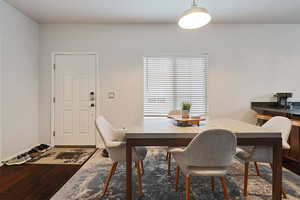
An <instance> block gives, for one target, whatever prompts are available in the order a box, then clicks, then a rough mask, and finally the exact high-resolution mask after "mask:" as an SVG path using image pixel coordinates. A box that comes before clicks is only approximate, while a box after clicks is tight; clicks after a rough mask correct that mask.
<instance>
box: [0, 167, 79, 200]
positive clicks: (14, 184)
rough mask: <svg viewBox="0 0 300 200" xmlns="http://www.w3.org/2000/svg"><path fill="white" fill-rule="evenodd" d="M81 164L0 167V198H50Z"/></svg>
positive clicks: (6, 199)
mask: <svg viewBox="0 0 300 200" xmlns="http://www.w3.org/2000/svg"><path fill="white" fill-rule="evenodd" d="M81 166H82V165H35V164H33V165H29V164H25V165H22V166H3V167H0V199H1V200H23V199H26V200H47V199H50V198H51V197H52V196H53V195H54V194H55V193H56V192H57V191H58V190H59V189H60V188H61V187H62V186H63V185H64V184H65V183H66V182H67V181H68V180H69V179H70V178H71V177H72V176H73V175H74V174H75V173H76V172H77V171H78V170H79V169H80V167H81Z"/></svg>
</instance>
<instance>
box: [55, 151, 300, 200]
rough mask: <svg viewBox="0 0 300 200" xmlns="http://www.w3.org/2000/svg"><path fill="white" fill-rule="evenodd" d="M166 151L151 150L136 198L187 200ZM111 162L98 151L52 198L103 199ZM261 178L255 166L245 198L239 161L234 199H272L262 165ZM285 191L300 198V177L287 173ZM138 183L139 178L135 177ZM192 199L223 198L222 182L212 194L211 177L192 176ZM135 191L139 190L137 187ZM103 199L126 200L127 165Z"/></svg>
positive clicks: (232, 182)
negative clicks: (169, 168)
mask: <svg viewBox="0 0 300 200" xmlns="http://www.w3.org/2000/svg"><path fill="white" fill-rule="evenodd" d="M165 154H166V153H165V150H164V149H150V151H149V152H148V154H147V158H146V160H145V161H144V167H145V174H144V176H143V191H144V194H145V195H144V196H143V197H140V196H138V194H136V195H135V199H139V200H175V199H184V188H183V187H184V184H183V183H184V182H183V177H181V179H180V187H179V192H175V190H174V181H175V163H174V162H173V163H172V166H173V168H172V175H171V176H167V173H166V169H167V162H166V161H165ZM110 167H111V161H110V160H109V159H108V158H103V157H102V156H101V154H100V151H97V152H96V153H95V154H94V155H93V156H92V158H91V159H90V160H89V161H87V162H86V163H85V165H84V166H83V167H82V168H81V169H80V170H79V171H78V172H77V173H76V174H75V175H74V176H73V177H72V178H71V179H70V180H69V181H68V182H67V183H66V184H65V185H64V186H63V187H62V188H61V189H60V190H59V191H58V192H57V193H56V194H55V195H54V196H53V197H52V199H51V200H94V199H99V194H100V193H101V191H102V186H103V183H104V180H105V178H106V176H107V173H108V170H109V169H110ZM259 167H260V171H261V177H258V176H256V172H255V169H254V166H251V170H250V176H249V186H248V192H249V196H248V197H247V198H244V197H243V196H242V191H243V171H244V167H243V165H241V164H240V163H238V162H235V163H234V165H233V166H232V167H231V169H230V171H229V174H228V175H227V176H226V180H227V184H228V187H229V192H230V196H231V198H232V199H250V200H264V199H271V192H272V186H271V177H272V176H271V175H272V174H271V169H270V168H269V167H268V165H264V164H260V165H259ZM283 179H284V180H283V181H284V189H285V191H286V192H287V194H288V199H289V200H296V199H300V177H299V176H297V175H295V174H294V173H292V172H290V171H288V170H284V172H283ZM133 180H135V177H133ZM191 184H192V186H191V187H192V192H191V199H197V200H198V199H201V200H208V199H216V200H217V199H220V200H221V199H223V191H222V189H221V185H220V182H219V181H216V190H215V192H212V191H211V187H210V178H209V177H192V180H191ZM133 188H134V191H135V189H136V187H135V185H134V187H133ZM103 199H112V200H117V199H118V200H121V199H125V166H124V164H121V165H118V169H117V171H116V174H115V175H114V177H113V178H112V180H111V184H110V189H109V192H108V195H107V196H106V197H105V198H103Z"/></svg>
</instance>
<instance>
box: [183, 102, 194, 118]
mask: <svg viewBox="0 0 300 200" xmlns="http://www.w3.org/2000/svg"><path fill="white" fill-rule="evenodd" d="M181 107H182V117H183V118H189V117H190V110H191V107H192V104H191V103H189V102H186V101H184V102H182V103H181Z"/></svg>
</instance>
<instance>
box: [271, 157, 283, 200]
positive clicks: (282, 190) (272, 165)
mask: <svg viewBox="0 0 300 200" xmlns="http://www.w3.org/2000/svg"><path fill="white" fill-rule="evenodd" d="M269 164H270V167H271V169H273V164H272V163H269ZM281 190H282V196H283V198H284V199H287V196H286V192H285V191H284V190H283V188H282V189H281Z"/></svg>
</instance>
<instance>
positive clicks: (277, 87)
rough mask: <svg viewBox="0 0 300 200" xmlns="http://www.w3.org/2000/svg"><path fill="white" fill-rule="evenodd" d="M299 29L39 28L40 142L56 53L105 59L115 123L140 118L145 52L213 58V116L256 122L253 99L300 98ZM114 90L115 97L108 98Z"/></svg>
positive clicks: (45, 132) (105, 109)
mask: <svg viewBox="0 0 300 200" xmlns="http://www.w3.org/2000/svg"><path fill="white" fill-rule="evenodd" d="M299 35H300V25H209V26H207V27H205V28H202V29H200V30H197V31H184V30H180V29H178V28H177V25H41V26H40V59H41V60H40V65H41V66H40V111H39V112H40V137H39V139H40V142H43V143H49V142H50V95H51V67H50V64H51V53H52V52H53V51H93V52H98V53H99V55H100V67H101V75H100V89H101V91H102V92H101V98H100V102H98V105H100V110H101V113H102V114H104V115H105V116H106V117H108V119H110V120H111V121H112V122H113V123H114V124H116V125H118V126H119V125H128V124H131V123H133V122H135V121H136V120H138V119H140V118H142V116H143V76H142V74H143V65H142V57H143V56H147V55H164V54H165V55H174V54H175V55H198V54H201V53H209V114H210V115H211V116H212V117H230V118H234V119H241V120H245V121H249V122H253V120H254V118H253V115H254V112H252V111H251V109H250V102H251V101H252V100H265V101H268V100H270V97H271V95H272V93H276V92H279V91H291V92H294V93H295V99H300V88H299V84H297V83H298V81H297V80H298V78H299V73H300V67H299V66H300V42H299ZM111 90H112V91H116V99H115V100H109V99H108V98H107V92H108V91H111Z"/></svg>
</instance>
